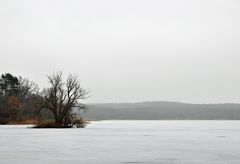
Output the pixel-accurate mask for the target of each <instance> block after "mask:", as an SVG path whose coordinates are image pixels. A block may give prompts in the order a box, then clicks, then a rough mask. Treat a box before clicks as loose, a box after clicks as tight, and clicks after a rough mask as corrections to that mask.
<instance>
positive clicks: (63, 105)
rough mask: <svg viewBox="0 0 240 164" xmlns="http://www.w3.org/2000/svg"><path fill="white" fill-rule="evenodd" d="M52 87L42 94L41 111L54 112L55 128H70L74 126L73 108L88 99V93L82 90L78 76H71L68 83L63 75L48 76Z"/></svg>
mask: <svg viewBox="0 0 240 164" xmlns="http://www.w3.org/2000/svg"><path fill="white" fill-rule="evenodd" d="M47 77H48V80H49V83H50V87H49V88H46V89H44V90H43V92H42V97H43V101H42V105H41V108H40V111H41V110H49V111H51V112H52V114H53V117H54V120H55V126H57V127H69V126H73V125H74V121H75V120H74V119H75V118H74V114H73V112H72V110H73V107H74V106H77V105H78V103H79V102H78V101H79V100H80V99H85V98H87V95H88V92H87V91H86V90H85V89H83V88H82V86H81V84H80V81H79V79H78V77H77V76H76V75H73V74H69V75H68V77H67V80H66V82H64V81H63V77H62V73H61V72H57V73H55V74H52V75H49V76H47Z"/></svg>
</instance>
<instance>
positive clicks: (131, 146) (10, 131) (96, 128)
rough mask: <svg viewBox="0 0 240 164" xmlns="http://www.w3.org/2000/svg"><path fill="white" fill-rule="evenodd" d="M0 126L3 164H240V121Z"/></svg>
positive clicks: (0, 150)
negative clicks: (83, 126) (53, 127)
mask: <svg viewBox="0 0 240 164" xmlns="http://www.w3.org/2000/svg"><path fill="white" fill-rule="evenodd" d="M27 127H28V126H27V125H1V126H0V134H1V135H0V163H1V164H43V163H45V164H65V163H70V164H77V163H83V164H115V163H116V164H117V163H118V164H145V163H149V164H161V163H163V164H171V163H173V164H179V163H180V164H188V163H191V164H192V163H193V164H195V163H196V164H208V163H209V164H225V163H226V164H239V163H240V156H239V152H240V146H239V143H240V121H96V122H91V124H89V125H88V126H87V127H86V128H85V129H31V128H27Z"/></svg>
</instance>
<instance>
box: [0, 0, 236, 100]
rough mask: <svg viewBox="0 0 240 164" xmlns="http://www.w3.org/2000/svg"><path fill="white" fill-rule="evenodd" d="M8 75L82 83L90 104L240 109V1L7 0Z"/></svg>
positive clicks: (3, 21) (0, 20)
mask: <svg viewBox="0 0 240 164" xmlns="http://www.w3.org/2000/svg"><path fill="white" fill-rule="evenodd" d="M0 57H1V61H0V63H1V64H0V73H5V72H10V73H13V74H15V75H22V76H24V77H28V78H29V79H31V80H33V81H35V82H37V83H38V84H39V86H41V87H44V86H46V85H47V79H46V74H49V73H52V72H53V71H56V70H62V71H63V72H64V73H65V74H68V73H69V72H74V73H76V74H78V75H79V77H80V79H81V81H82V84H83V86H85V88H87V89H89V90H90V92H91V97H90V98H89V99H88V100H87V101H86V102H136V101H154V100H168V101H182V102H190V103H219V102H238V103H239V102H240V73H239V71H240V1H239V0H201V1H193V0H182V1H179V0H167V1H163V0H162V1H160V0H145V1H143V0H121V1H120V0H118V1H114V0H101V1H99V0H87V1H80V0H66V1H63V0H56V1H53V0H38V1H36V0H21V1H19V0H1V1H0Z"/></svg>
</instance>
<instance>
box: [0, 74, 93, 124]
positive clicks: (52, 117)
mask: <svg viewBox="0 0 240 164" xmlns="http://www.w3.org/2000/svg"><path fill="white" fill-rule="evenodd" d="M47 78H48V81H49V87H47V88H43V89H42V90H40V88H39V87H38V85H37V84H36V83H35V82H33V81H30V80H29V79H27V78H23V77H21V76H19V77H17V76H15V75H12V74H11V73H5V74H2V75H1V77H0V124H9V123H10V124H12V123H16V124H18V123H24V124H26V123H31V124H36V127H41V128H45V127H47V128H49V127H50V128H56V127H57V128H66V127H73V126H77V127H84V125H85V121H83V120H82V119H81V118H78V117H77V116H76V114H75V113H74V112H73V108H76V107H78V109H80V108H82V107H83V105H81V106H80V105H79V100H80V99H85V98H86V97H87V94H88V92H87V91H86V90H85V89H83V88H82V86H81V85H80V81H79V79H78V76H76V75H73V74H69V75H68V77H67V79H66V80H64V79H63V76H62V72H57V73H54V74H52V75H48V76H47Z"/></svg>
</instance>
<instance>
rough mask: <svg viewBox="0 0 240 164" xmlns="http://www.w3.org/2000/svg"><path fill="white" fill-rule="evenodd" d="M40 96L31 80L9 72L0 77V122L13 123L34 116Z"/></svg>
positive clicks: (31, 118) (36, 86) (37, 88)
mask: <svg viewBox="0 0 240 164" xmlns="http://www.w3.org/2000/svg"><path fill="white" fill-rule="evenodd" d="M40 100H41V96H40V93H39V87H38V85H37V84H36V83H34V82H33V81H30V80H28V79H27V78H23V77H21V76H19V77H17V76H14V75H12V74H10V73H5V74H2V75H1V77H0V123H1V124H6V123H15V122H22V121H26V120H33V119H34V118H36V115H37V111H38V110H37V109H38V108H39V106H38V105H39V103H40Z"/></svg>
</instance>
